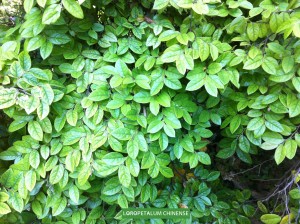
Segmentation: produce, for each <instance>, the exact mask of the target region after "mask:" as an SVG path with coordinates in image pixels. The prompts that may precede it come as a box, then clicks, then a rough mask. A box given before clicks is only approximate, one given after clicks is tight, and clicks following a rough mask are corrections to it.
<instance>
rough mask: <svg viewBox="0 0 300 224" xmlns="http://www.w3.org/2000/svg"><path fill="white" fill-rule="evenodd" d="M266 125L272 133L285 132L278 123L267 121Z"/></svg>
mask: <svg viewBox="0 0 300 224" xmlns="http://www.w3.org/2000/svg"><path fill="white" fill-rule="evenodd" d="M265 125H266V127H267V128H268V129H270V130H271V131H274V132H282V131H283V130H284V129H283V127H282V125H281V124H280V123H279V122H278V121H275V120H271V121H266V122H265Z"/></svg>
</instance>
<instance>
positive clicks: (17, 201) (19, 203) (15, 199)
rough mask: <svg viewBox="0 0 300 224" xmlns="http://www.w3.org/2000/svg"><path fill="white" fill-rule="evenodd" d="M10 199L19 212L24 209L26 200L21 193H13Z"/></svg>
mask: <svg viewBox="0 0 300 224" xmlns="http://www.w3.org/2000/svg"><path fill="white" fill-rule="evenodd" d="M9 201H10V203H11V205H12V207H13V209H15V210H16V211H17V212H19V213H21V212H22V211H23V209H24V201H23V199H22V198H21V197H20V195H19V194H17V193H13V195H12V196H11V197H10V198H9Z"/></svg>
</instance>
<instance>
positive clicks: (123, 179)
mask: <svg viewBox="0 0 300 224" xmlns="http://www.w3.org/2000/svg"><path fill="white" fill-rule="evenodd" d="M118 177H119V181H120V183H121V184H122V185H123V186H124V187H129V186H130V182H131V175H130V171H129V169H128V167H127V166H124V165H121V166H120V167H119V170H118Z"/></svg>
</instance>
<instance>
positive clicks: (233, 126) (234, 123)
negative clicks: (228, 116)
mask: <svg viewBox="0 0 300 224" xmlns="http://www.w3.org/2000/svg"><path fill="white" fill-rule="evenodd" d="M241 121H242V118H241V116H238V115H236V116H234V117H233V118H232V120H231V122H230V132H231V133H232V134H233V133H234V132H235V131H236V130H237V129H238V128H239V127H240V125H241Z"/></svg>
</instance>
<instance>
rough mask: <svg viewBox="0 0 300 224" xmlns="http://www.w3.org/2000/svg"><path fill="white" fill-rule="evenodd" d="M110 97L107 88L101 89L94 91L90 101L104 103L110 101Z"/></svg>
mask: <svg viewBox="0 0 300 224" xmlns="http://www.w3.org/2000/svg"><path fill="white" fill-rule="evenodd" d="M109 96H110V93H109V91H108V89H107V87H103V88H99V89H97V90H94V91H93V92H92V93H91V94H90V95H89V99H90V100H92V101H95V102H97V101H102V100H106V99H108V98H109Z"/></svg>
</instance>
